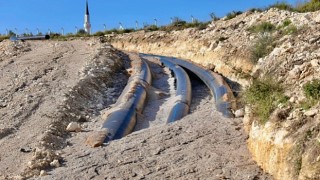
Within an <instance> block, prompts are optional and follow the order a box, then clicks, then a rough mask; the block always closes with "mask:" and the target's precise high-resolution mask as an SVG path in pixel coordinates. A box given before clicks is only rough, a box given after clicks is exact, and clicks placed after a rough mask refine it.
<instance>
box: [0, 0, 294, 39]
mask: <svg viewBox="0 0 320 180" xmlns="http://www.w3.org/2000/svg"><path fill="white" fill-rule="evenodd" d="M277 1H278V0H197V1H196V0H115V1H110V0H89V9H90V16H91V24H92V31H93V32H96V31H99V30H103V29H104V25H103V24H106V26H107V29H111V28H115V27H117V28H118V27H119V22H121V23H122V24H123V25H124V27H125V28H131V27H135V21H136V20H137V21H138V22H139V25H140V26H142V24H143V23H147V24H153V23H154V19H155V18H156V19H158V24H159V25H165V24H168V23H170V17H179V18H181V19H184V20H187V21H191V15H192V16H194V17H195V18H196V19H199V20H201V21H207V20H210V16H209V14H210V13H212V12H214V13H215V14H216V15H217V16H219V17H223V16H224V15H226V13H228V12H230V11H232V10H241V11H245V10H247V9H250V8H253V7H267V6H268V5H270V4H273V3H275V2H277ZM296 1H297V0H287V1H286V2H288V3H290V4H295V2H296ZM84 10H85V0H0V17H2V18H1V20H0V34H5V33H6V29H11V30H13V31H16V30H17V31H18V33H24V32H26V31H27V30H28V31H29V32H33V33H34V34H35V33H36V32H37V28H38V29H39V30H40V31H41V32H47V31H48V29H50V30H51V31H54V32H61V28H63V29H64V31H65V32H75V27H77V28H79V29H80V28H83V20H84ZM26 28H27V29H26ZM15 29H16V30H15Z"/></svg>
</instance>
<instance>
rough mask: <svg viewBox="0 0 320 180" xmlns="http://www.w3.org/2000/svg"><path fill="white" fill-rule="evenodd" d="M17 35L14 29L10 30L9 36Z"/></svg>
mask: <svg viewBox="0 0 320 180" xmlns="http://www.w3.org/2000/svg"><path fill="white" fill-rule="evenodd" d="M15 35H16V33H14V32H13V31H12V30H9V32H8V36H15Z"/></svg>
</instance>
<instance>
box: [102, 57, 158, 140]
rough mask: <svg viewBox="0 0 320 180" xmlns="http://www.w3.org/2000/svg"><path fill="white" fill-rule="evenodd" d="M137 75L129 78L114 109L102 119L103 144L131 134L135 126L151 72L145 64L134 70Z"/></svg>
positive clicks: (149, 81) (142, 105)
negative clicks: (104, 133) (137, 72)
mask: <svg viewBox="0 0 320 180" xmlns="http://www.w3.org/2000/svg"><path fill="white" fill-rule="evenodd" d="M139 70H140V73H139V74H136V75H133V76H132V77H130V78H129V80H128V84H127V86H126V87H125V89H124V90H123V91H122V93H121V95H120V97H119V98H118V100H117V102H116V104H115V107H114V108H112V109H111V110H110V111H109V112H107V113H106V114H105V115H104V116H103V117H102V118H103V119H104V123H103V125H102V129H103V130H105V131H106V132H107V135H106V138H105V142H107V141H110V140H113V139H119V138H122V137H123V136H126V135H127V134H129V133H131V132H132V131H133V129H134V127H135V125H136V115H137V113H141V112H142V110H143V107H144V103H145V99H146V96H147V91H146V89H147V88H148V86H149V85H150V83H151V78H152V77H151V72H150V69H149V66H148V64H147V63H146V62H144V61H142V64H141V67H139V68H136V71H139Z"/></svg>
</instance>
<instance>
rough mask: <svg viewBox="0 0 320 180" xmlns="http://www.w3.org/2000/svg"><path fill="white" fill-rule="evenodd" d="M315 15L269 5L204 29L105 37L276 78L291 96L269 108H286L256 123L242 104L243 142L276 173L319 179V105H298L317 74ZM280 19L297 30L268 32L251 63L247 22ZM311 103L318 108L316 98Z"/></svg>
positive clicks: (224, 70) (234, 75) (242, 78)
mask: <svg viewBox="0 0 320 180" xmlns="http://www.w3.org/2000/svg"><path fill="white" fill-rule="evenodd" d="M319 17H320V12H319V11H318V12H313V13H293V12H287V11H282V10H277V9H270V10H268V11H265V12H262V13H259V12H254V13H252V12H246V13H244V14H241V15H239V16H237V17H236V18H234V19H231V20H224V19H222V20H219V21H215V22H213V23H212V24H211V25H210V26H208V27H207V28H206V29H205V30H197V29H186V30H183V31H173V32H164V31H163V32H144V31H140V32H136V33H130V34H123V35H117V36H114V37H112V38H110V39H109V41H110V42H111V43H112V44H113V45H114V46H115V47H117V48H120V49H124V50H129V51H136V52H142V53H151V54H159V55H165V56H175V57H179V58H184V59H190V60H191V61H194V62H196V63H199V64H201V65H203V66H206V67H210V68H211V69H212V70H214V71H216V72H218V73H221V74H222V75H224V76H225V77H227V78H228V79H230V80H233V81H236V82H237V83H239V84H241V85H243V86H246V85H248V84H249V83H250V81H251V79H252V78H258V77H262V76H265V75H268V76H270V75H271V76H272V78H273V79H275V80H279V81H280V82H281V83H282V85H283V86H284V87H285V95H286V96H288V97H289V99H290V100H289V101H288V102H289V103H288V105H285V107H278V109H277V110H275V111H274V112H275V113H276V112H278V113H281V112H285V113H283V114H280V115H279V114H273V115H272V116H270V119H269V121H268V123H266V124H260V123H259V122H258V119H257V118H255V117H254V115H253V114H252V113H250V111H247V110H246V113H245V117H244V124H245V130H246V131H247V132H248V133H249V139H248V147H249V149H250V151H251V152H252V155H253V157H254V159H255V160H256V161H257V162H258V164H259V165H261V167H263V169H264V170H266V171H267V172H269V173H271V174H272V175H274V177H275V178H276V179H320V168H319V167H320V161H319V160H320V151H319V143H318V139H319V137H320V134H319V132H320V130H319V126H320V125H319V124H320V121H319V111H316V110H307V111H305V110H303V109H301V107H302V106H303V103H305V102H306V101H308V100H307V99H306V97H305V96H304V93H303V88H302V87H303V85H304V84H305V83H307V82H308V81H311V80H312V79H319V77H320V63H319V61H320V49H319V45H320V39H319V36H320V33H319ZM285 20H290V21H291V25H292V26H291V27H294V28H296V30H297V31H296V32H294V33H288V34H281V33H280V32H279V31H278V30H276V31H275V32H273V33H272V34H271V35H272V36H274V37H277V38H276V39H274V44H275V45H274V46H275V47H274V49H273V50H271V52H270V53H269V54H267V55H266V56H265V57H262V58H260V59H259V60H258V63H257V64H253V63H252V61H250V49H251V48H252V45H253V43H254V42H255V41H256V40H257V39H258V38H259V35H257V34H255V33H252V32H250V31H248V28H249V27H250V26H252V25H256V24H258V23H261V22H270V23H272V24H273V25H275V26H276V27H280V26H281V25H283V22H284V21H285ZM285 108H287V109H289V112H287V110H286V109H285ZM246 109H248V108H246ZM312 109H320V105H319V103H318V104H315V105H313V107H312ZM278 116H284V117H282V118H280V119H279V118H277V117H278ZM311 157H313V158H311ZM318 157H319V158H318Z"/></svg>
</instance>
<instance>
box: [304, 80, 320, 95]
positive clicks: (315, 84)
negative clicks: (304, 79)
mask: <svg viewBox="0 0 320 180" xmlns="http://www.w3.org/2000/svg"><path fill="white" fill-rule="evenodd" d="M303 91H304V94H305V96H306V97H307V98H309V99H314V100H320V80H319V79H317V80H313V81H310V82H308V83H306V84H305V85H304V86H303Z"/></svg>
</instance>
